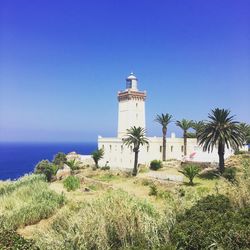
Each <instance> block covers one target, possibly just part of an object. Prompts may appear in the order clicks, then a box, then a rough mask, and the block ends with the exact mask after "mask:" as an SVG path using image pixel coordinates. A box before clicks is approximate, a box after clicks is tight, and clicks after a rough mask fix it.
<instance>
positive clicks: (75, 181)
mask: <svg viewBox="0 0 250 250" xmlns="http://www.w3.org/2000/svg"><path fill="white" fill-rule="evenodd" d="M63 186H64V187H65V188H66V189H67V191H75V190H76V189H78V188H80V180H79V178H78V177H76V176H72V175H71V176H68V177H67V178H66V179H65V180H64V181H63Z"/></svg>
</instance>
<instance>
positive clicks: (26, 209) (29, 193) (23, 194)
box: [0, 175, 65, 229]
mask: <svg viewBox="0 0 250 250" xmlns="http://www.w3.org/2000/svg"><path fill="white" fill-rule="evenodd" d="M64 201H65V199H64V196H63V195H58V194H56V193H55V192H54V191H52V190H50V189H49V187H48V183H46V182H45V179H44V177H43V176H36V175H31V176H26V177H23V178H21V179H20V180H19V181H17V182H14V183H10V184H7V185H6V186H5V191H4V192H2V193H1V195H0V224H1V225H2V227H3V228H6V229H16V228H18V227H22V226H26V225H31V224H34V223H36V222H38V221H40V220H41V219H45V218H48V217H49V216H51V215H52V214H53V213H55V211H56V210H57V209H58V208H60V207H61V206H62V205H63V204H64Z"/></svg>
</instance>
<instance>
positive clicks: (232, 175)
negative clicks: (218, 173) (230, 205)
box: [222, 167, 237, 182]
mask: <svg viewBox="0 0 250 250" xmlns="http://www.w3.org/2000/svg"><path fill="white" fill-rule="evenodd" d="M236 171H237V169H236V168H234V167H231V168H225V170H224V172H223V174H222V176H223V177H224V178H226V179H227V180H228V181H231V182H235V181H236Z"/></svg>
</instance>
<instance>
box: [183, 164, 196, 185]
mask: <svg viewBox="0 0 250 250" xmlns="http://www.w3.org/2000/svg"><path fill="white" fill-rule="evenodd" d="M179 172H180V173H182V174H183V175H185V176H186V177H187V178H188V179H189V184H190V185H192V186H193V185H194V182H193V179H194V177H195V176H196V175H198V174H199V172H200V169H199V168H198V167H197V166H196V165H187V166H186V167H184V169H183V170H179Z"/></svg>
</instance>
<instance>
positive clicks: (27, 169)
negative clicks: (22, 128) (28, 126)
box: [0, 142, 97, 180]
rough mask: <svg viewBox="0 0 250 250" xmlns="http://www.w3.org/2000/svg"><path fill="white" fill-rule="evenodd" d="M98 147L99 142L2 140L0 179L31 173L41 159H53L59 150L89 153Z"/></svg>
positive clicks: (0, 148)
mask: <svg viewBox="0 0 250 250" xmlns="http://www.w3.org/2000/svg"><path fill="white" fill-rule="evenodd" d="M96 149H97V142H0V180H7V179H11V180H14V179H17V178H19V177H21V176H23V175H25V174H28V173H31V172H33V170H34V168H35V165H36V164H37V163H38V162H39V161H41V160H46V159H48V160H50V161H51V160H52V159H53V157H54V155H55V154H57V153H58V152H63V153H65V154H67V153H70V152H72V151H75V152H76V153H78V154H84V155H88V154H91V153H92V152H93V151H94V150H96Z"/></svg>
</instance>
